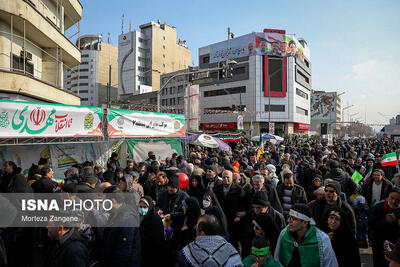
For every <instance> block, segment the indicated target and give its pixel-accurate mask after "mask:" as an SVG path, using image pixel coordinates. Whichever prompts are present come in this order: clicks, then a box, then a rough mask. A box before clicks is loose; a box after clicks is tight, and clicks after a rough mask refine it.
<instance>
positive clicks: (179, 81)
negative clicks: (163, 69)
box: [160, 67, 198, 114]
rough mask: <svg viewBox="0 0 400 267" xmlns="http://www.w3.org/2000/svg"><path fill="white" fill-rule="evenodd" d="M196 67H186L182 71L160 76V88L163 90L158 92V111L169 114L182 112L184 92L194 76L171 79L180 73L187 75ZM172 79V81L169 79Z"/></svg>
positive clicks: (179, 76)
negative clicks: (159, 105)
mask: <svg viewBox="0 0 400 267" xmlns="http://www.w3.org/2000/svg"><path fill="white" fill-rule="evenodd" d="M197 70H198V68H197V67H188V68H186V69H183V70H178V71H174V72H170V73H165V74H162V75H161V77H160V88H162V87H164V85H165V84H166V83H167V82H168V80H169V82H168V83H167V84H166V85H165V88H164V89H163V90H162V91H161V92H160V104H161V109H160V111H165V112H170V113H180V114H183V113H184V112H183V111H184V104H185V92H186V88H187V86H188V85H190V84H191V81H192V77H194V75H190V74H188V75H178V76H176V77H174V78H172V77H173V76H174V75H177V74H180V73H189V72H193V71H197ZM170 78H172V79H170Z"/></svg>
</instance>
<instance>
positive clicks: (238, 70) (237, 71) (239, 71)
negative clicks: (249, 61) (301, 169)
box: [232, 67, 246, 75]
mask: <svg viewBox="0 0 400 267" xmlns="http://www.w3.org/2000/svg"><path fill="white" fill-rule="evenodd" d="M243 73H246V67H238V68H234V69H233V71H232V74H233V75H238V74H243Z"/></svg>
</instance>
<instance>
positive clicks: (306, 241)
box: [279, 225, 322, 267]
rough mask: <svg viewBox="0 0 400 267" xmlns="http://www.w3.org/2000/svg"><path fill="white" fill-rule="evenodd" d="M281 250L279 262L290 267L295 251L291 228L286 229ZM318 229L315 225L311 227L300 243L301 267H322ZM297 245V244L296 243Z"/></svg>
mask: <svg viewBox="0 0 400 267" xmlns="http://www.w3.org/2000/svg"><path fill="white" fill-rule="evenodd" d="M285 230H286V232H285V233H284V234H283V236H282V239H281V244H280V248H279V261H280V262H281V263H282V264H283V266H288V265H289V263H290V261H291V259H292V255H293V251H294V249H295V241H296V240H295V239H294V238H293V236H291V235H290V234H289V233H290V231H289V226H287V227H286V229H285ZM319 242H321V240H319V237H318V234H317V229H316V227H315V226H314V225H310V227H309V228H308V230H307V232H306V234H305V235H304V237H303V239H302V240H301V241H300V243H298V247H297V248H298V250H299V254H300V262H301V266H303V267H304V266H312V267H315V266H321V257H320V256H321V255H322V251H320V249H321V250H322V247H320V246H319ZM296 243H297V242H296Z"/></svg>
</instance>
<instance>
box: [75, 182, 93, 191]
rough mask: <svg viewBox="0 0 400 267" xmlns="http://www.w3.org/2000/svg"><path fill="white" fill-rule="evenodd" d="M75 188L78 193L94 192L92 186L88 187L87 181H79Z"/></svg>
mask: <svg viewBox="0 0 400 267" xmlns="http://www.w3.org/2000/svg"><path fill="white" fill-rule="evenodd" d="M76 190H77V191H78V193H94V192H95V191H94V189H93V188H92V187H90V186H89V185H88V184H87V183H85V182H80V183H79V184H78V185H77V186H76Z"/></svg>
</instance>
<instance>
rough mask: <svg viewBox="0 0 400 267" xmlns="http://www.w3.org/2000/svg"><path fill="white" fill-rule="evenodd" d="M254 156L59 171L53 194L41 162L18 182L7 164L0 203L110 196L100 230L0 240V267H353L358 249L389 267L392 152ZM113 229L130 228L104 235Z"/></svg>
mask: <svg viewBox="0 0 400 267" xmlns="http://www.w3.org/2000/svg"><path fill="white" fill-rule="evenodd" d="M256 149H257V144H256V143H252V142H251V141H248V140H246V139H244V140H243V141H241V142H237V143H235V144H234V145H232V151H229V152H224V151H220V150H218V149H208V148H202V147H199V146H191V147H190V151H189V153H188V156H187V157H184V156H181V155H178V154H176V153H174V154H173V155H171V157H168V158H166V159H165V160H163V161H162V162H160V161H158V160H157V158H158V157H157V155H155V154H154V153H153V152H149V153H148V158H147V159H146V160H144V161H143V162H135V161H133V160H131V159H128V160H127V162H126V167H125V168H122V167H121V164H120V162H119V159H118V154H116V153H113V154H112V155H111V157H110V159H109V160H108V162H107V166H104V168H103V166H98V165H95V164H93V163H91V162H84V163H82V164H76V165H74V166H72V167H70V168H69V169H68V170H67V171H66V172H65V179H64V181H63V183H62V184H58V183H56V182H55V181H54V179H53V175H54V173H53V170H52V168H51V166H49V164H48V162H47V160H46V159H40V160H39V162H38V164H32V167H31V168H30V171H29V174H28V176H27V177H25V176H24V175H23V174H21V173H20V172H21V169H20V168H19V167H18V166H17V165H16V164H15V163H14V162H12V161H7V162H6V163H5V164H4V169H3V172H2V173H0V192H1V193H29V192H34V193H55V194H56V193H58V192H66V193H69V194H74V193H103V194H107V193H113V204H114V205H113V209H112V210H111V211H110V214H109V217H108V222H107V224H108V225H107V227H104V228H99V227H93V226H90V225H89V226H87V225H86V226H85V227H69V226H65V225H62V224H56V225H49V226H48V227H47V228H45V229H42V228H40V229H32V228H16V227H9V228H5V229H1V230H0V231H1V235H0V236H1V240H0V241H1V242H0V266H49V267H50V266H51V267H53V266H66V267H70V266H71V267H72V266H73V267H81V266H82V267H83V266H178V267H181V266H182V267H183V266H184V267H191V266H251V267H261V266H310V267H314V266H332V267H334V266H340V267H343V266H353V267H356V266H361V259H360V253H359V249H360V248H368V247H372V252H373V263H374V266H377V267H381V266H389V264H390V266H400V240H399V241H398V239H399V238H400V173H399V169H398V166H396V165H391V166H382V156H383V155H385V154H387V153H390V152H394V151H398V150H399V149H400V143H398V142H393V141H392V140H390V139H385V140H377V139H354V140H348V141H342V140H335V142H334V145H333V146H328V145H327V144H326V143H323V142H322V143H321V142H320V141H313V140H311V139H310V140H306V141H305V142H300V141H297V140H295V141H293V140H290V141H285V142H283V143H282V144H278V145H277V144H272V143H269V142H267V143H266V144H264V147H263V151H262V153H261V155H260V154H259V153H257V151H256ZM124 165H125V164H124ZM355 172H356V173H357V172H358V173H360V174H361V175H362V180H361V182H358V181H357V183H356V182H355V181H354V179H353V178H352V175H353V174H354V173H355ZM183 174H184V175H183ZM185 179H188V180H189V183H188V185H187V186H186V185H184V182H183V181H184V180H185ZM116 196H117V197H116ZM127 199H129V200H131V201H127ZM132 207H135V208H136V209H137V211H138V214H139V215H138V216H135V215H134V214H133V213H132ZM121 220H122V221H124V222H128V225H132V226H131V227H113V224H115V223H116V222H117V221H121Z"/></svg>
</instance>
